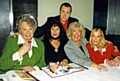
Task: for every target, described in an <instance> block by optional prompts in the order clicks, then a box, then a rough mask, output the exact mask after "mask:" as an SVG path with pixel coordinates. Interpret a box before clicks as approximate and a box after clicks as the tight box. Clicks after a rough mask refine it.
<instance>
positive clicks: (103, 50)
mask: <svg viewBox="0 0 120 81" xmlns="http://www.w3.org/2000/svg"><path fill="white" fill-rule="evenodd" d="M97 50H98V48H97V47H96V46H95V47H94V51H97ZM105 51H106V48H103V49H102V52H105Z"/></svg>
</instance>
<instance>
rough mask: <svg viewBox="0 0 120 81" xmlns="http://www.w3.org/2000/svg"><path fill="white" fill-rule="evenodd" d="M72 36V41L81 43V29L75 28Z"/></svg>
mask: <svg viewBox="0 0 120 81" xmlns="http://www.w3.org/2000/svg"><path fill="white" fill-rule="evenodd" d="M71 35H72V40H73V41H75V42H78V41H80V38H81V35H82V32H81V31H80V29H79V28H74V29H73V31H72V34H71Z"/></svg>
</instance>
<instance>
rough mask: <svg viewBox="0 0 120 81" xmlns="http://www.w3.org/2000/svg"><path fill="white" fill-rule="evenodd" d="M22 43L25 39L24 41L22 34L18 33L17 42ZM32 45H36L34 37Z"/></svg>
mask: <svg viewBox="0 0 120 81" xmlns="http://www.w3.org/2000/svg"><path fill="white" fill-rule="evenodd" d="M24 43H25V41H24V39H23V38H22V36H21V35H18V42H17V44H24ZM32 46H34V47H38V46H37V44H36V41H35V39H34V38H32V42H31V47H32Z"/></svg>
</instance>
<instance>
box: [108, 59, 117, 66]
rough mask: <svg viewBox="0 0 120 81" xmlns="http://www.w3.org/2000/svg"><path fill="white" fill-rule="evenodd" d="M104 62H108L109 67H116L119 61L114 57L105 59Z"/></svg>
mask: <svg viewBox="0 0 120 81" xmlns="http://www.w3.org/2000/svg"><path fill="white" fill-rule="evenodd" d="M106 64H108V65H109V66H111V67H117V66H118V64H119V62H118V59H117V58H115V59H113V60H106Z"/></svg>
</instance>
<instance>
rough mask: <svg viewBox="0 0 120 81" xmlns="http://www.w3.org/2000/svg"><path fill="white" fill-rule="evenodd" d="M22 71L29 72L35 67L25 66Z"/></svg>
mask: <svg viewBox="0 0 120 81" xmlns="http://www.w3.org/2000/svg"><path fill="white" fill-rule="evenodd" d="M22 71H23V72H31V71H35V69H34V68H33V67H31V66H25V67H23V68H22Z"/></svg>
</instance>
